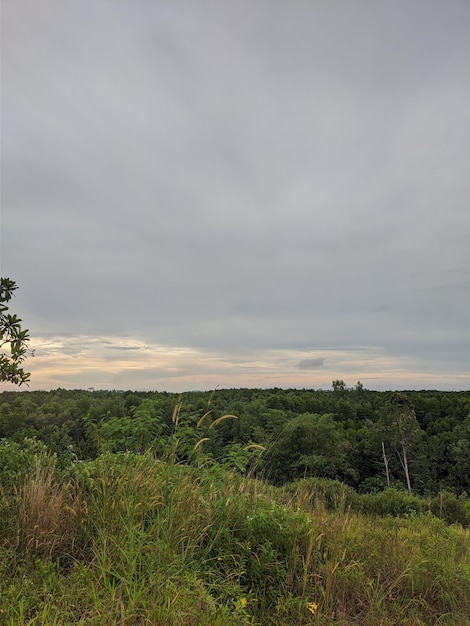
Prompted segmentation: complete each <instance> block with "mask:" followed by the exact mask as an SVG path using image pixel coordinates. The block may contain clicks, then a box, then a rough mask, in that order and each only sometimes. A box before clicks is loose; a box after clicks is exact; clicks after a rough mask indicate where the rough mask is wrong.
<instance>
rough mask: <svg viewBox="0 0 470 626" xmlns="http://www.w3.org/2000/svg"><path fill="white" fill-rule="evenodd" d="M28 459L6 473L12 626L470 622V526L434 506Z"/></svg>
mask: <svg viewBox="0 0 470 626" xmlns="http://www.w3.org/2000/svg"><path fill="white" fill-rule="evenodd" d="M23 461H24V459H23ZM28 463H29V464H28ZM28 463H24V462H21V463H18V466H17V467H13V466H14V463H13V462H12V463H11V466H9V467H7V466H4V472H3V473H2V481H1V491H0V503H1V518H0V541H1V551H0V568H1V571H0V594H1V595H0V624H5V625H11V626H13V625H16V624H18V625H20V624H21V625H23V624H29V625H33V624H34V625H40V624H43V625H47V626H53V625H66V624H77V625H78V624H83V625H88V624H89V625H103V626H104V625H109V626H115V625H124V624H128V625H133V624H136V625H137V624H142V625H144V624H154V625H159V626H180V625H181V626H183V625H193V626H194V625H200V626H209V625H213V626H239V625H246V624H253V625H254V624H259V625H279V626H280V625H290V624H292V625H300V626H302V625H307V624H315V625H320V624H321V625H324V626H326V625H338V626H339V625H342V626H343V625H344V626H346V625H354V624H357V625H361V626H377V625H383V626H393V625H395V626H424V625H426V626H427V625H429V626H431V625H442V626H444V625H446V626H465V625H466V624H470V534H469V531H468V530H467V529H465V528H463V527H462V526H461V525H458V524H454V525H450V524H447V523H446V522H445V521H444V520H441V519H438V517H437V516H436V515H434V514H432V513H431V512H430V511H425V512H421V511H416V510H413V509H410V510H409V511H408V513H406V514H405V515H400V516H390V515H376V514H373V513H371V512H369V513H367V514H366V513H364V512H361V511H360V510H359V509H358V507H357V506H356V507H353V506H352V505H351V504H350V502H349V501H348V497H347V493H346V491H344V493H342V491H341V489H340V488H336V492H335V493H336V497H335V499H334V501H333V502H332V499H331V497H329V498H328V500H327V499H326V496H325V489H319V488H318V486H317V487H316V486H315V481H301V482H299V483H297V484H295V485H289V486H287V487H285V488H275V487H273V486H270V485H268V484H265V483H264V482H262V481H259V480H253V479H250V478H244V477H242V476H240V475H238V474H235V473H231V472H228V471H226V470H223V469H222V468H219V467H212V468H199V469H196V468H191V467H188V466H184V465H177V464H174V463H170V462H162V461H158V460H155V459H154V458H153V456H152V455H151V454H144V455H133V454H129V453H126V454H105V455H102V456H101V457H99V458H98V459H96V460H94V461H88V462H82V461H80V462H79V461H75V462H71V463H69V464H67V465H66V466H65V467H63V466H62V467H61V468H59V467H58V464H57V460H56V459H55V458H54V457H51V456H49V455H47V454H45V453H44V452H37V453H35V454H32V453H31V454H30V456H29V457H28ZM369 510H370V507H369Z"/></svg>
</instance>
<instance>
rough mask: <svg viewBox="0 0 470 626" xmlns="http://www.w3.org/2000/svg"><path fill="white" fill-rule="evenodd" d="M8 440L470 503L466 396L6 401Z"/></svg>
mask: <svg viewBox="0 0 470 626" xmlns="http://www.w3.org/2000/svg"><path fill="white" fill-rule="evenodd" d="M224 416H227V417H225V419H221V418H224ZM228 416H230V417H228ZM219 420H220V421H219ZM0 438H3V439H8V440H10V441H13V442H16V443H21V442H22V441H23V440H24V439H25V438H32V439H37V440H38V441H40V442H42V443H44V444H45V445H46V447H47V448H48V450H49V451H50V452H51V453H55V454H57V455H58V457H60V458H65V457H74V458H77V459H94V458H96V457H97V456H99V455H100V454H102V453H103V452H126V451H129V452H134V453H143V452H145V451H147V450H151V451H152V452H153V453H154V455H155V456H156V457H159V456H162V455H163V454H164V453H167V451H168V449H169V448H172V449H173V448H174V454H175V456H176V457H177V459H178V461H179V462H185V463H189V464H198V465H201V464H203V463H205V464H208V463H218V464H221V465H224V466H226V467H231V468H234V469H236V470H237V471H240V472H241V473H242V474H244V475H247V474H249V475H250V476H255V477H259V478H263V479H265V480H267V481H268V482H270V483H273V484H275V485H282V484H284V483H287V482H290V481H293V480H298V479H301V478H308V477H317V478H328V479H334V480H338V481H341V482H343V483H345V484H346V485H348V486H350V487H352V488H353V489H354V490H355V491H357V492H358V493H376V492H380V491H383V490H384V489H385V488H394V489H398V490H403V489H406V490H407V491H410V492H412V493H414V494H419V495H423V496H433V495H436V494H437V493H438V492H441V491H446V492H448V493H449V494H453V495H454V496H456V497H459V496H461V497H465V496H466V495H467V494H469V493H470V392H468V391H461V392H441V391H408V392H400V393H398V392H378V391H369V390H367V389H365V388H364V387H363V385H362V384H361V383H360V382H359V383H357V384H356V385H355V386H354V387H352V388H349V387H347V386H346V385H345V383H344V382H343V381H342V380H336V381H333V383H332V389H331V390H329V391H319V390H318V391H316V390H310V389H302V390H297V389H279V388H277V389H276V388H275V389H219V390H216V391H215V392H197V391H192V392H188V393H185V394H182V395H179V394H174V393H167V392H157V391H154V392H135V391H91V390H88V391H85V390H65V389H56V390H53V391H32V392H31V391H30V392H28V391H21V392H17V391H14V392H7V391H5V392H3V393H2V394H1V395H0Z"/></svg>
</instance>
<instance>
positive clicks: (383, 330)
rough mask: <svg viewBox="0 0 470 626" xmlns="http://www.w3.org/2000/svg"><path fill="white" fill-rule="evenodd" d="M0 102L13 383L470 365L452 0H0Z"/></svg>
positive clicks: (267, 383)
mask: <svg viewBox="0 0 470 626" xmlns="http://www.w3.org/2000/svg"><path fill="white" fill-rule="evenodd" d="M1 121H2V160H1V165H2V214H1V219H2V221H1V275H2V276H9V277H10V278H12V279H13V280H15V281H16V282H17V283H18V286H19V290H18V295H17V297H16V298H15V300H14V301H13V302H12V310H13V312H16V313H18V314H19V315H20V317H21V318H22V319H23V321H24V323H25V326H27V327H28V328H29V329H30V334H31V347H32V348H34V349H35V356H34V358H31V359H29V360H28V363H27V366H28V367H27V369H28V370H30V371H31V373H32V378H31V384H30V389H51V388H57V387H65V388H87V387H94V388H96V389H157V390H168V391H184V390H189V389H213V388H215V387H216V386H219V387H241V386H248V387H273V386H279V387H313V388H329V387H331V381H332V380H333V379H337V378H340V379H343V380H344V381H345V382H346V383H347V384H348V385H351V386H352V385H354V384H355V383H356V382H357V381H358V380H360V381H361V382H362V383H363V384H364V386H365V387H366V388H369V389H426V388H433V389H436V388H437V389H442V390H445V389H449V390H450V389H469V388H470V2H468V0H446V2H443V1H442V0H387V1H382V2H380V1H379V0H356V1H351V0H284V1H282V0H257V1H253V0H212V1H211V0H201V1H198V2H195V1H194V0H182V1H179V2H174V1H172V0H162V1H159V0H41V1H40V2H39V1H38V0H4V1H3V2H2V119H1ZM3 388H7V386H4V387H3Z"/></svg>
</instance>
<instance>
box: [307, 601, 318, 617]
mask: <svg viewBox="0 0 470 626" xmlns="http://www.w3.org/2000/svg"><path fill="white" fill-rule="evenodd" d="M307 609H308V610H309V611H310V613H311V614H312V615H315V611H316V610H317V609H318V604H316V603H315V602H307Z"/></svg>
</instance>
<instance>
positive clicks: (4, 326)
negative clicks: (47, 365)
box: [0, 278, 30, 385]
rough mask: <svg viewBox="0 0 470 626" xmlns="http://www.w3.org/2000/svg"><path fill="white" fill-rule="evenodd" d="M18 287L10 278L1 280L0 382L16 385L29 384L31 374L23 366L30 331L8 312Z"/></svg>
mask: <svg viewBox="0 0 470 626" xmlns="http://www.w3.org/2000/svg"><path fill="white" fill-rule="evenodd" d="M17 288H18V287H17V285H16V283H15V282H14V281H13V280H10V279H9V278H0V382H9V383H13V384H14V385H22V384H23V383H27V382H28V380H29V378H30V373H29V372H25V371H24V369H23V367H22V365H23V362H24V361H25V359H26V355H27V352H28V348H27V342H28V341H29V331H28V329H22V328H21V319H20V318H19V317H17V316H16V315H12V314H10V313H9V312H8V303H9V302H10V300H11V299H12V297H13V295H14V292H15V291H16V289H17Z"/></svg>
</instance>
